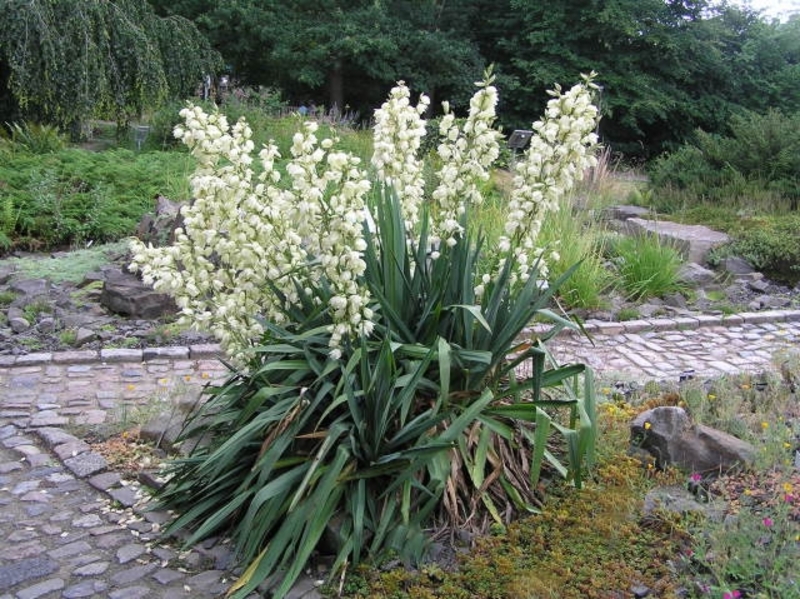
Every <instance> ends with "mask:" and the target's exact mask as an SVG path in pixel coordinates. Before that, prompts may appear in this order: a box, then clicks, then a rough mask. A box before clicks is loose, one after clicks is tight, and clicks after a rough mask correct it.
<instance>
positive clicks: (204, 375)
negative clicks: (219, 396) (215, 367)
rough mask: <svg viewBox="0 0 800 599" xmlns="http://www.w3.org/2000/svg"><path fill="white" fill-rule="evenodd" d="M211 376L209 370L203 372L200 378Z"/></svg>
mask: <svg viewBox="0 0 800 599" xmlns="http://www.w3.org/2000/svg"><path fill="white" fill-rule="evenodd" d="M209 376H211V375H209V374H208V373H207V372H203V373H202V374H201V375H200V378H201V379H207V378H208V377H209Z"/></svg>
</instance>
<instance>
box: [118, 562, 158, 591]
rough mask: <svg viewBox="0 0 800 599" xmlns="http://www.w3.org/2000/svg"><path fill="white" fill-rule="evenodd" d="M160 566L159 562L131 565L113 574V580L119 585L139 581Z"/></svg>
mask: <svg viewBox="0 0 800 599" xmlns="http://www.w3.org/2000/svg"><path fill="white" fill-rule="evenodd" d="M157 568H158V564H152V563H151V564H141V565H138V566H131V567H130V568H127V569H125V570H122V571H120V572H117V573H116V574H114V575H113V576H111V582H112V583H113V584H115V585H117V586H122V585H126V584H132V583H134V582H137V581H139V580H141V579H142V578H144V577H145V576H147V575H148V574H150V573H151V572H152V571H153V570H156V569H157Z"/></svg>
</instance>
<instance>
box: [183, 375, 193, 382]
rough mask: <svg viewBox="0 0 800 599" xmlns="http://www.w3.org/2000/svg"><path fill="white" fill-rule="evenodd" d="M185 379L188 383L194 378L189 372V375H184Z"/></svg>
mask: <svg viewBox="0 0 800 599" xmlns="http://www.w3.org/2000/svg"><path fill="white" fill-rule="evenodd" d="M183 380H184V381H186V382H187V383H188V382H189V381H191V380H192V377H191V375H189V374H187V375H184V377H183Z"/></svg>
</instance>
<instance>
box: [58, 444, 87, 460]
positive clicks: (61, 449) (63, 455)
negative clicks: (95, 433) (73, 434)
mask: <svg viewBox="0 0 800 599" xmlns="http://www.w3.org/2000/svg"><path fill="white" fill-rule="evenodd" d="M91 449H92V448H91V447H90V446H89V444H88V443H86V442H85V441H81V440H80V439H76V440H75V441H70V442H68V443H62V444H60V445H56V446H55V447H53V451H54V452H55V453H56V455H57V456H58V457H59V459H61V460H66V459H67V458H72V457H75V456H77V455H79V454H82V453H86V452H87V451H90V450H91Z"/></svg>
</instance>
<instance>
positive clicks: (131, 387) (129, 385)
mask: <svg viewBox="0 0 800 599" xmlns="http://www.w3.org/2000/svg"><path fill="white" fill-rule="evenodd" d="M126 389H127V390H128V391H133V390H134V389H136V385H132V384H128V386H127V387H126Z"/></svg>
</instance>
